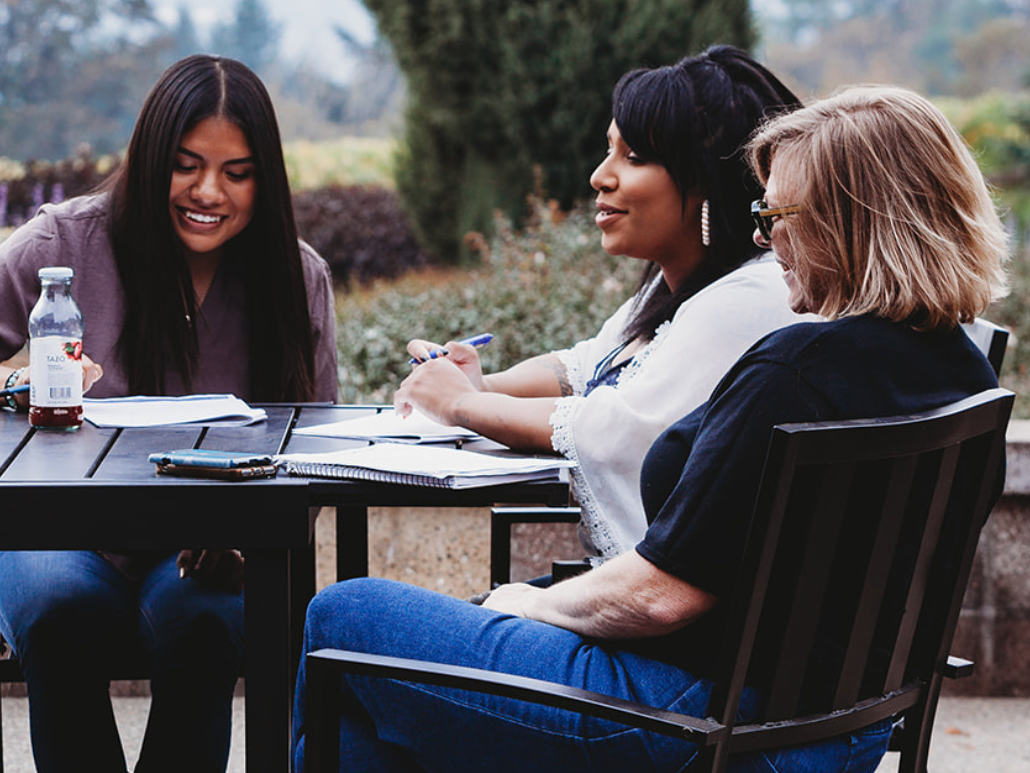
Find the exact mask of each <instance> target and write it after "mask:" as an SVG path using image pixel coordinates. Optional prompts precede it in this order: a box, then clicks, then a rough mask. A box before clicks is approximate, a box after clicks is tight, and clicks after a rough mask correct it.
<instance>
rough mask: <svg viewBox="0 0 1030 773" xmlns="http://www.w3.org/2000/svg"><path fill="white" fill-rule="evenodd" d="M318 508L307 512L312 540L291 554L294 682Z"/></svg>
mask: <svg viewBox="0 0 1030 773" xmlns="http://www.w3.org/2000/svg"><path fill="white" fill-rule="evenodd" d="M319 510H321V508H317V507H316V508H313V509H312V510H310V511H309V514H308V519H309V522H310V523H311V539H310V540H309V542H308V545H307V547H306V548H304V549H303V550H301V549H294V550H291V551H290V558H289V560H290V631H291V634H290V665H291V671H290V674H291V677H292V679H293V680H294V681H295V680H296V677H297V667H298V665H299V664H300V659H301V657H302V656H303V654H304V652H303V650H304V618H305V616H306V614H307V610H308V602H309V601H311V599H312V597H313V596H314V595H315V588H316V585H317V583H316V578H315V565H316V558H315V528H314V523H315V517H316V516H317V514H318V512H319Z"/></svg>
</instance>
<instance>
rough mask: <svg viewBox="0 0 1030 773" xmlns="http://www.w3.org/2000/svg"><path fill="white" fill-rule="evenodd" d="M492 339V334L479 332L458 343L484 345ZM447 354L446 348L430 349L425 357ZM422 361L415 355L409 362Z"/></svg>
mask: <svg viewBox="0 0 1030 773" xmlns="http://www.w3.org/2000/svg"><path fill="white" fill-rule="evenodd" d="M492 340H494V337H493V335H492V334H490V333H480V334H479V335H474V336H472V337H471V338H466V339H464V340H462V341H459V342H458V343H462V344H468V345H469V346H486V345H487V344H488V343H490V342H491V341H492ZM448 354H450V352H449V351H447V350H446V349H433V351H431V352H430V353H429V357H427V358H426V359H429V360H435V359H438V358H440V357H446V356H447V355H448ZM422 362H425V360H420V359H418V358H417V357H412V358H411V364H412V365H418V364H419V363H422Z"/></svg>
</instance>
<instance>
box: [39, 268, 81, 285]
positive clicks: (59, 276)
mask: <svg viewBox="0 0 1030 773" xmlns="http://www.w3.org/2000/svg"><path fill="white" fill-rule="evenodd" d="M73 276H75V272H74V271H72V270H71V269H70V268H69V267H68V266H44V267H43V268H41V269H40V270H39V279H40V281H41V282H45V281H50V282H64V281H67V280H69V279H71V278H72V277H73Z"/></svg>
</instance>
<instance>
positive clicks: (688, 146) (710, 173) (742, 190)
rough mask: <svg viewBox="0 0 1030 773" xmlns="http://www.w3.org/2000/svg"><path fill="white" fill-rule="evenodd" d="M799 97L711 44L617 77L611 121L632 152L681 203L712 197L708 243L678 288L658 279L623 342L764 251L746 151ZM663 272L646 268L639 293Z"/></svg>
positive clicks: (741, 57)
mask: <svg viewBox="0 0 1030 773" xmlns="http://www.w3.org/2000/svg"><path fill="white" fill-rule="evenodd" d="M798 107H801V101H800V100H799V99H798V98H797V97H796V96H795V95H794V93H793V92H792V91H791V90H790V89H788V88H787V87H786V86H785V85H783V83H781V82H780V80H779V78H777V77H776V76H775V75H773V74H772V73H771V72H770V71H769V70H768V69H766V68H765V67H764V66H762V65H761V64H759V63H758V62H756V61H755V60H754V59H752V58H751V57H749V56H748V55H747V54H746V53H744V52H743V51H741V50H740V49H739V48H734V47H733V46H713V47H711V48H709V49H707V50H706V51H705V52H704V53H701V54H698V55H697V56H690V57H686V58H684V59H682V60H680V61H679V62H678V63H676V64H674V65H669V66H666V67H657V68H642V69H638V70H632V71H630V72H628V73H626V74H625V75H623V76H622V78H621V79H619V82H618V84H616V86H615V91H614V94H613V97H612V116H613V118H614V119H615V124H616V126H618V127H619V133H620V134H621V135H622V138H623V140H625V142H626V144H627V145H629V147H630V148H632V150H633V152H634V153H636V154H637V155H638V156H640V157H641V158H643V159H644V160H646V161H650V162H653V163H657V164H661V165H662V166H663V167H665V169H666V170H668V172H669V175H670V176H671V177H672V180H673V182H674V183H675V184H676V188H677V189H678V190H679V193H680V197H681V198H682V200H683V202H684V206H685V204H686V199H687V197H688V196H691V195H694V196H700V197H701V198H703V199H707V200H708V220H709V233H710V244H709V246H708V247H707V248H706V249H705V254H704V257H703V259H702V261H701V265H700V266H698V268H697V269H696V270H695V271H694V272H692V273H691V275H690V276H689V277H688V278H687V279H686V280H685V281H684V282H683V284H682V285H681V286H679V287H671V288H670V287H668V286H666V284H665V283H664V282H659V283H658V288H657V289H656V290H655V291H654V292H652V293H651V294H650V295H648V296H647V297H645V298H642V299H641V301H640V303H639V304H638V306H637V308H636V309H635V311H634V315H633V317H632V318H631V320H630V322H629V323H628V325H627V328H626V332H625V334H626V338H627V340H633V339H636V338H643V339H645V340H650V339H651V338H653V337H654V333H655V330H656V329H657V328H658V326H659V325H661V324H662V323H663V322H665V321H666V320H669V319H672V317H673V316H674V315H675V313H676V310H677V309H678V308H679V306H680V304H682V303H683V302H684V301H685V300H687V299H688V298H690V297H691V296H692V295H694V294H695V293H697V292H698V291H699V290H701V289H703V288H704V287H706V286H707V285H709V284H711V283H712V282H714V281H715V280H716V279H718V278H719V277H721V276H724V275H726V274H728V273H729V272H730V271H732V270H733V269H735V268H737V267H738V266H740V265H741V264H742V263H745V262H746V261H748V260H750V259H751V258H753V257H755V256H756V255H758V253H759V252H760V251H761V250H760V249H759V248H758V247H757V246H756V245H755V244H754V242H753V241H752V239H751V234H752V232H753V231H754V227H753V226H752V224H751V210H750V205H751V202H752V201H754V200H755V199H758V198H761V196H762V188H761V186H760V185H759V183H758V181H757V180H756V179H755V176H754V174H753V173H752V172H751V169H750V167H749V165H748V161H747V156H746V153H745V146H746V145H747V141H748V139H749V138H750V137H751V135H752V134H753V133H754V131H755V130H756V129H757V128H758V126H759V125H760V124H761V123H762V122H763V121H764V120H765V119H766V118H768V117H771V116H773V115H776V114H779V113H782V112H785V111H788V110H793V109H795V108H798ZM659 271H660V269H659V267H658V265H657V264H655V263H649V264H648V265H647V267H646V268H645V270H644V276H643V277H642V279H641V288H643V287H646V286H648V285H650V284H651V283H652V281H654V279H655V276H656V275H657V274H658V272H659Z"/></svg>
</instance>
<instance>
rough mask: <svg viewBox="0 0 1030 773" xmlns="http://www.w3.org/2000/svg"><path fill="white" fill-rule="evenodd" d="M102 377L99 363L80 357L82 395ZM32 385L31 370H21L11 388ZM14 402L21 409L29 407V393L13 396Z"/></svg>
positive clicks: (83, 356)
mask: <svg viewBox="0 0 1030 773" xmlns="http://www.w3.org/2000/svg"><path fill="white" fill-rule="evenodd" d="M103 377H104V369H103V367H101V365H100V363H99V362H93V360H91V359H90V358H89V357H87V356H86V355H85V354H84V355H82V393H83V394H85V393H86V392H88V391H89V389H90V387H92V386H93V385H94V384H95V383H97V382H98V381H99V380H100V379H101V378H103ZM31 383H32V370H31V368H28V367H26V368H23V369H22V372H21V375H20V376H18V378H17V379H16V380H15V382H14V384H12V386H23V385H25V384H31ZM14 400H15V402H17V403H18V405H20V406H21V407H22V408H28V407H29V393H28V392H22V393H21V394H18V395H15V396H14Z"/></svg>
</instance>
